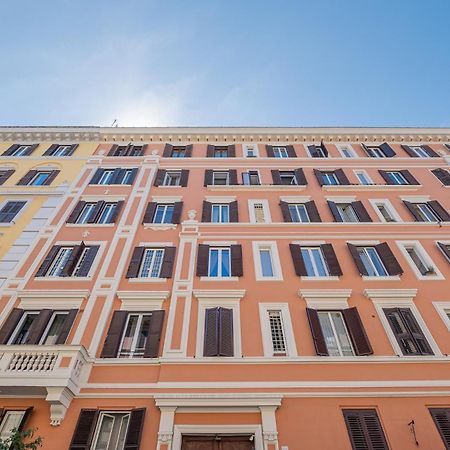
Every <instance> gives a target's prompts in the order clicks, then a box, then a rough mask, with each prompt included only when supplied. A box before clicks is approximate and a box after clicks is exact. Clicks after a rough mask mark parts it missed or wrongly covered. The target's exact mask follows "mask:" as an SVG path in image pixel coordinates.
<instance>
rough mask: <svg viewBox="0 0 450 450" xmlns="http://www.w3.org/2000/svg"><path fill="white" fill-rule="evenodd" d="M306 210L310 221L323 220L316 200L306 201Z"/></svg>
mask: <svg viewBox="0 0 450 450" xmlns="http://www.w3.org/2000/svg"><path fill="white" fill-rule="evenodd" d="M305 208H306V212H307V213H308V217H309V221H310V222H322V219H321V218H320V214H319V211H318V209H317V206H316V203H315V202H314V200H310V201H309V202H306V203H305Z"/></svg>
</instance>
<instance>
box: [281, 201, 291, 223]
mask: <svg viewBox="0 0 450 450" xmlns="http://www.w3.org/2000/svg"><path fill="white" fill-rule="evenodd" d="M280 208H281V214H282V215H283V221H284V222H292V217H291V213H290V211H289V203H287V202H283V201H282V200H281V201H280Z"/></svg>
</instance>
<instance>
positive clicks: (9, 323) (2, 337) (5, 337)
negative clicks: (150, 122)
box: [0, 308, 24, 345]
mask: <svg viewBox="0 0 450 450" xmlns="http://www.w3.org/2000/svg"><path fill="white" fill-rule="evenodd" d="M23 313H24V310H23V309H19V308H13V310H12V311H11V313H10V314H9V316H8V318H7V319H6V320H5V323H4V324H3V326H2V328H1V329H0V345H6V344H7V343H8V341H9V338H10V337H11V335H12V334H13V333H14V330H15V329H16V327H17V324H18V323H19V321H20V319H21V318H22V315H23Z"/></svg>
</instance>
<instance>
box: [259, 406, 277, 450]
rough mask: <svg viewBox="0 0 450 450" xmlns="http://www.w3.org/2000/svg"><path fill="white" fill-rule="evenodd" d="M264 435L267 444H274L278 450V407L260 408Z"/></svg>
mask: <svg viewBox="0 0 450 450" xmlns="http://www.w3.org/2000/svg"><path fill="white" fill-rule="evenodd" d="M259 410H260V411H261V423H262V435H263V439H264V442H265V443H266V444H272V446H273V445H274V446H275V448H278V430H277V421H276V418H275V411H276V410H277V406H260V407H259Z"/></svg>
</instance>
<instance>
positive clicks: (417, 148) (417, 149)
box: [409, 145, 430, 158]
mask: <svg viewBox="0 0 450 450" xmlns="http://www.w3.org/2000/svg"><path fill="white" fill-rule="evenodd" d="M409 149H410V150H411V151H412V153H414V154H415V156H416V157H417V158H429V157H430V155H429V154H428V153H427V151H426V150H425V149H424V148H423V147H422V146H421V145H410V146H409Z"/></svg>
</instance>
